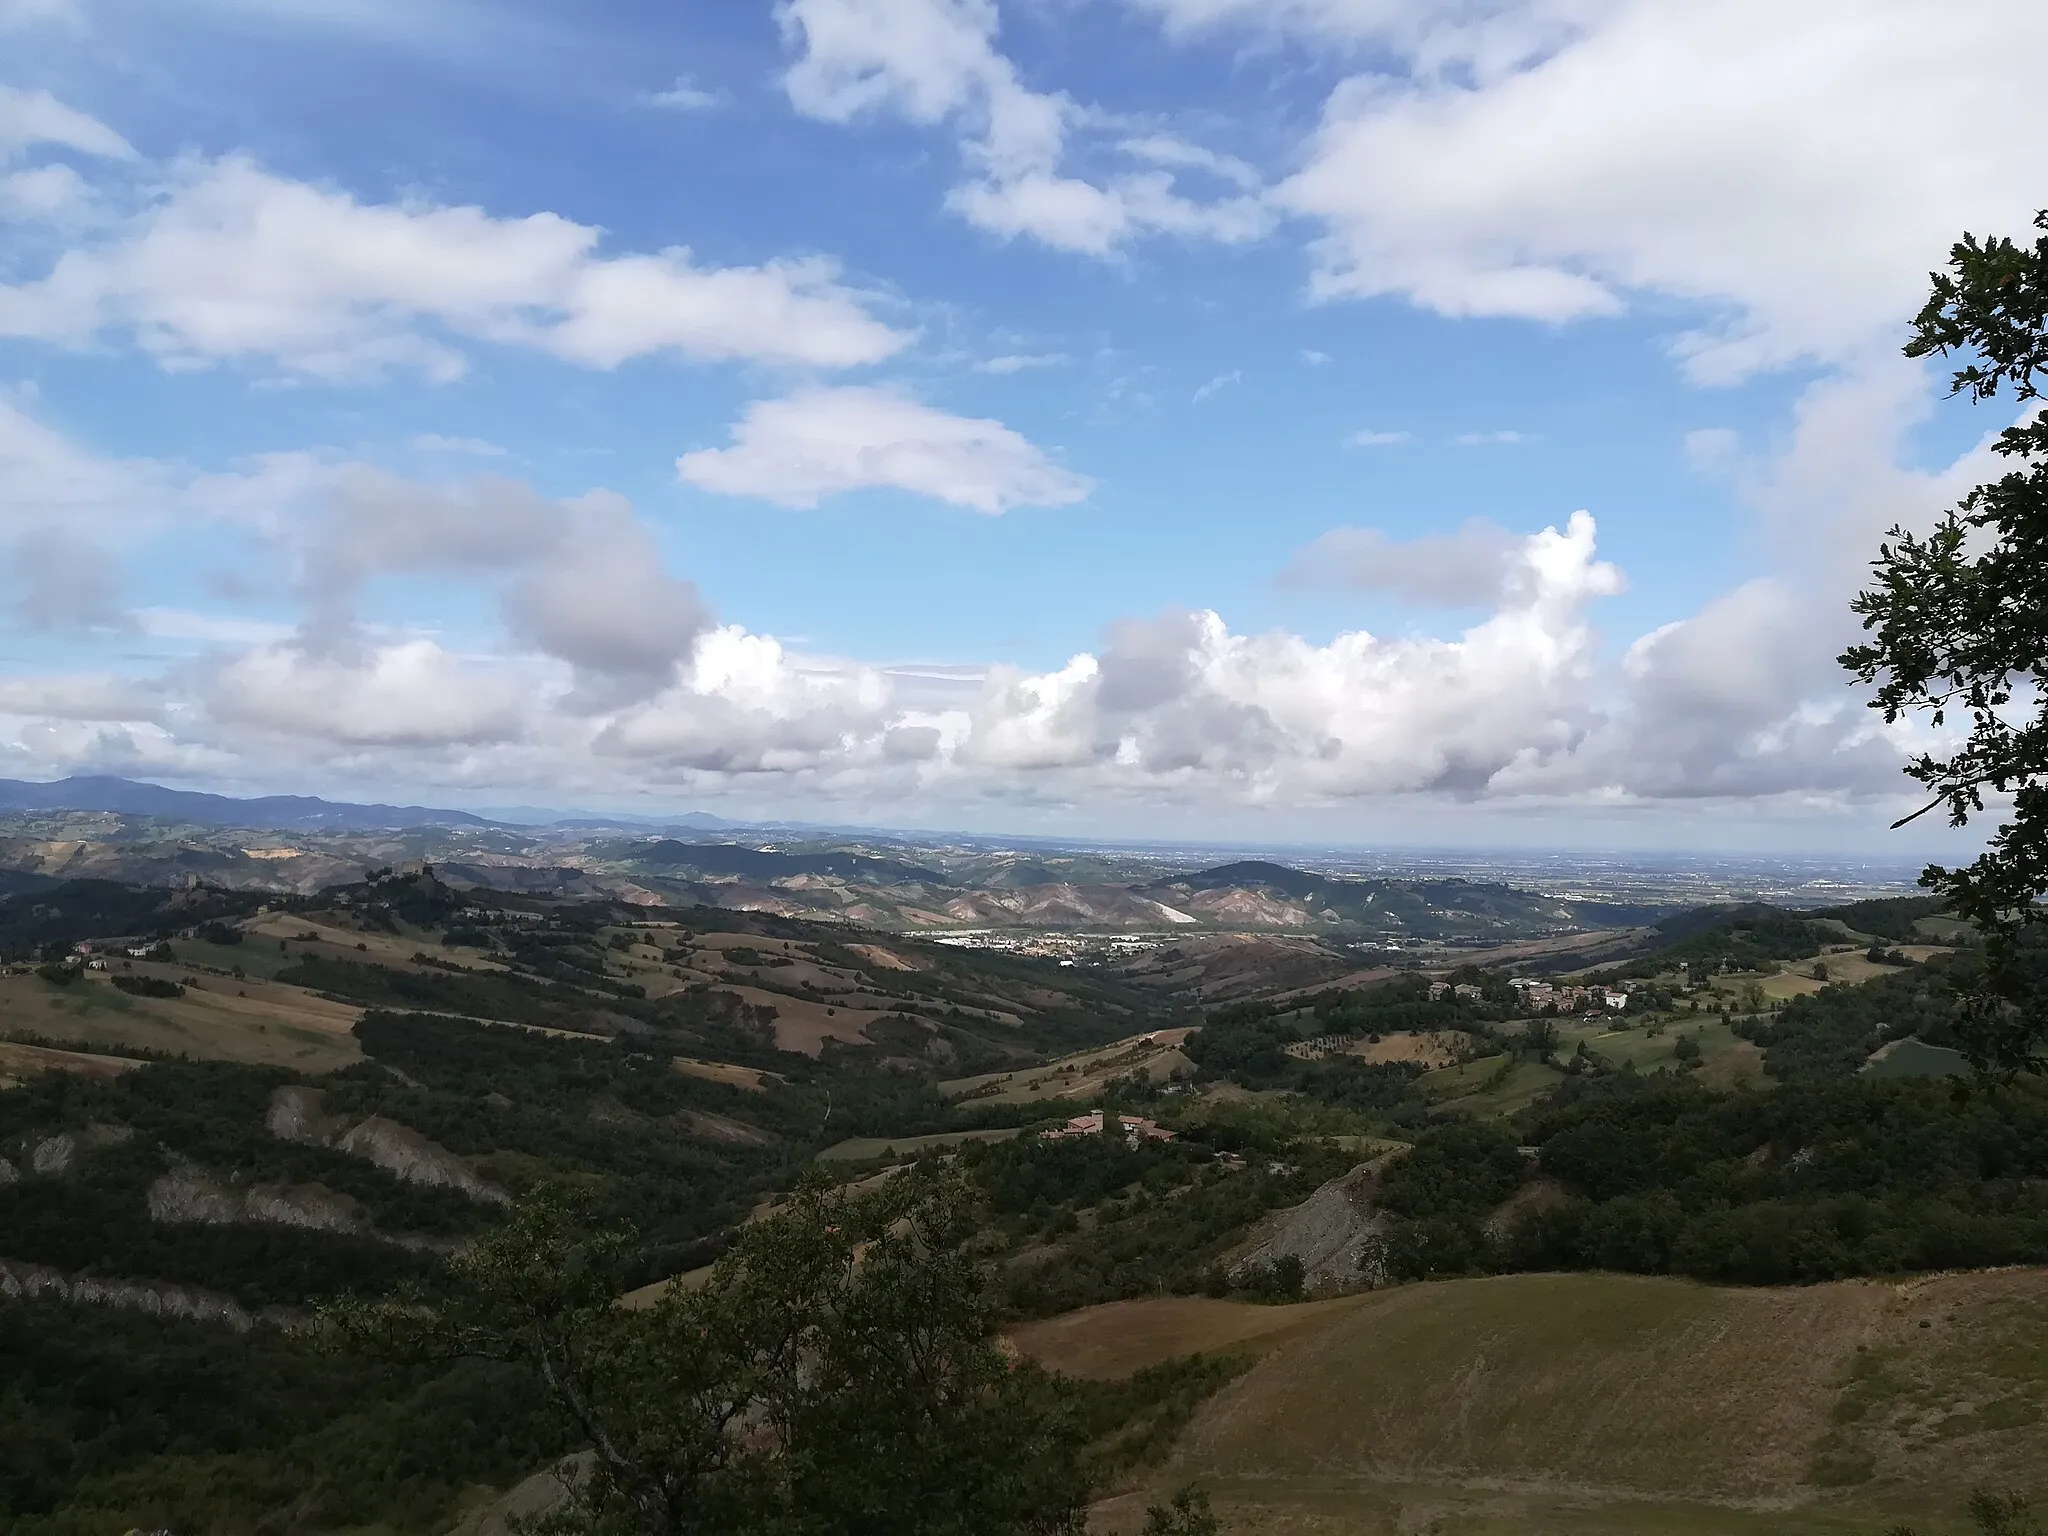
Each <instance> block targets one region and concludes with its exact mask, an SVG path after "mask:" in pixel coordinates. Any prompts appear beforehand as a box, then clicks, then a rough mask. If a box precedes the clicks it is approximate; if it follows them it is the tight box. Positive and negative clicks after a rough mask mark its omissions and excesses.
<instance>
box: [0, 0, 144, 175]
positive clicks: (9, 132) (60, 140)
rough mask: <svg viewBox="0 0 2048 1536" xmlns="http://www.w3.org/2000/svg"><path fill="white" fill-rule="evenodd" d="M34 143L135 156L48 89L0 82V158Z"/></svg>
mask: <svg viewBox="0 0 2048 1536" xmlns="http://www.w3.org/2000/svg"><path fill="white" fill-rule="evenodd" d="M0 16H4V13H0ZM37 144H48V145H53V146H55V147H57V148H59V149H71V150H76V151H78V153H80V154H83V155H94V156H98V157H100V158H102V159H107V160H133V159H134V158H135V150H134V147H133V146H132V145H130V144H129V142H128V141H127V140H126V139H124V138H122V137H121V135H120V134H118V133H116V132H114V130H113V129H111V128H109V127H108V126H107V125H106V124H105V123H103V122H101V121H100V120H99V119H98V118H95V117H89V116H87V115H86V114H85V113H83V112H80V111H78V110H76V109H75V108H72V107H67V106H66V105H64V103H63V102H61V101H59V100H58V99H57V98H56V97H54V96H52V95H51V94H50V93H49V92H48V91H24V90H19V89H17V88H15V87H14V86H6V85H0V162H4V161H6V160H10V159H12V158H14V157H15V156H16V155H19V154H20V153H21V152H22V151H23V150H25V149H28V148H30V147H32V146H34V145H37Z"/></svg>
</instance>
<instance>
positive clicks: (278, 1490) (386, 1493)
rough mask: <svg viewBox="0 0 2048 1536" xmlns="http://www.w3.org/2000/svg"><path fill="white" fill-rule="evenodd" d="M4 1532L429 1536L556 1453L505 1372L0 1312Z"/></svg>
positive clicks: (560, 1429)
mask: <svg viewBox="0 0 2048 1536" xmlns="http://www.w3.org/2000/svg"><path fill="white" fill-rule="evenodd" d="M0 1381H5V1382H6V1383H7V1388H6V1390H5V1391H0V1529H5V1530H6V1531H7V1532H9V1536H96V1533H99V1532H105V1531H122V1530H130V1529H142V1530H177V1531H205V1532H208V1533H218V1536H258V1533H266V1536H267V1533H273V1532H287V1531H322V1530H341V1529H382V1530H391V1531H428V1530H439V1529H442V1528H444V1524H445V1520H446V1516H447V1511H448V1508H449V1506H450V1505H451V1504H452V1503H453V1502H454V1500H455V1499H456V1497H457V1496H458V1495H460V1494H461V1493H463V1492H464V1491H465V1490H466V1489H468V1488H470V1487H473V1486H474V1485H476V1484H478V1483H488V1484H503V1483H508V1482H511V1481H514V1480H516V1479H518V1478H520V1477H523V1476H525V1475H526V1474H527V1473H529V1472H530V1471H532V1470H533V1468H535V1467H536V1466H541V1465H545V1464H546V1463H547V1462H548V1461H549V1460H551V1459H553V1458H554V1457H556V1456H559V1455H561V1454H562V1453H563V1452H565V1451H567V1450H568V1449H570V1447H571V1445H572V1443H573V1442H572V1441H571V1439H570V1437H569V1435H568V1434H567V1432H566V1429H565V1427H564V1426H563V1425H562V1424H561V1423H559V1422H558V1421H557V1419H556V1417H555V1415H554V1414H553V1413H552V1412H550V1411H549V1410H548V1408H547V1407H546V1405H545V1404H544V1402H543V1401H542V1398H541V1395H540V1393H539V1392H538V1390H537V1389H536V1388H535V1387H534V1385H533V1384H532V1383H531V1382H530V1381H529V1380H528V1379H527V1378H526V1377H525V1376H524V1375H523V1374H522V1373H520V1372H518V1371H516V1370H514V1369H511V1368H509V1367H504V1366H495V1365H488V1364H484V1363H481V1362H466V1363H463V1364H461V1365H458V1366H455V1367H453V1368H452V1369H421V1368H402V1367H393V1366H390V1365H387V1364H372V1363H370V1362H367V1361H361V1360H355V1359H352V1358H350V1357H347V1356H337V1355H332V1354H322V1353H320V1352H318V1351H316V1350H314V1349H312V1348H310V1347H308V1346H307V1345H306V1344H305V1343H303V1342H300V1341H295V1340H294V1339H292V1338H291V1337H289V1336H287V1335H284V1334H281V1333H278V1332H276V1331H273V1330H269V1329H258V1330H257V1331H255V1332H254V1333H251V1334H248V1335H241V1336H237V1335H234V1334H231V1333H228V1332H227V1331H226V1330H224V1329H221V1328H217V1327H212V1326H208V1325H205V1324H200V1323H191V1322H184V1321H180V1320H178V1319H175V1318H160V1317H151V1316H146V1315H142V1314H137V1313H125V1312H116V1311H108V1310H103V1309H96V1308H82V1307H71V1306H67V1305H64V1304H61V1303H56V1302H27V1301H13V1302H8V1303H5V1304H0Z"/></svg>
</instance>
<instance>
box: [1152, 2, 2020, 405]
mask: <svg viewBox="0 0 2048 1536" xmlns="http://www.w3.org/2000/svg"><path fill="white" fill-rule="evenodd" d="M1153 8H1154V9H1157V10H1162V11H1165V12H1167V13H1168V14H1169V15H1171V16H1173V17H1176V18H1178V19H1179V20H1180V21H1181V22H1182V23H1183V24H1184V25H1188V26H1194V25H1199V24H1202V23H1204V22H1217V21H1221V20H1225V19H1233V18H1235V19H1243V20H1246V21H1247V23H1248V24H1250V23H1251V21H1252V20H1253V18H1254V17H1255V16H1257V17H1263V18H1264V19H1263V20H1260V21H1259V22H1258V24H1259V25H1267V24H1271V25H1275V26H1279V27H1282V28H1286V27H1289V26H1295V27H1299V26H1305V25H1316V26H1330V27H1334V26H1349V27H1350V28H1351V29H1352V30H1353V31H1354V32H1355V34H1356V35H1358V36H1360V37H1374V36H1376V37H1377V38H1379V39H1380V40H1381V41H1383V42H1385V43H1387V44H1389V45H1390V46H1394V47H1396V48H1397V49H1401V50H1404V51H1405V52H1406V54H1407V56H1408V58H1409V60H1410V65H1411V68H1410V72H1409V73H1407V74H1406V75H1403V76H1394V75H1388V74H1371V75H1367V74H1361V75H1359V76H1358V77H1356V78H1355V79H1353V80H1352V81H1350V82H1348V83H1347V84H1345V85H1344V86H1343V87H1342V88H1340V89H1338V90H1337V91H1336V92H1335V93H1334V94H1333V95H1332V96H1331V98H1330V100H1329V103H1328V105H1327V107H1326V108H1325V111H1324V117H1323V122H1322V126H1321V128H1320V129H1319V131H1318V132H1317V134H1316V136H1315V139H1314V141H1313V143H1312V144H1311V145H1310V147H1309V152H1308V156H1307V160H1306V163H1305V164H1304V166H1303V167H1302V169H1301V170H1300V171H1299V172H1298V173H1297V174H1296V175H1295V176H1294V177H1292V178H1291V179H1290V180H1289V181H1288V182H1287V183H1286V184H1285V185H1284V186H1282V187H1281V188H1279V189H1278V191H1277V194H1276V196H1277V198H1278V200H1279V201H1280V202H1281V203H1282V204H1283V205H1284V206H1286V207H1287V208H1288V209H1290V210H1291V211H1293V212H1294V213H1297V214H1299V215H1302V216H1304V217H1307V218H1311V219H1315V220H1318V221H1320V222H1321V223H1322V225H1323V226H1324V228H1325V231H1326V233H1325V235H1324V237H1323V238H1322V239H1321V241H1320V242H1319V243H1318V245H1317V247H1316V272H1315V289H1316V291H1317V292H1318V293H1320V294H1321V295H1323V296H1324V297H1332V298H1334V297H1346V296H1360V297H1363V296H1369V295H1376V294H1398V295H1402V296H1404V297H1406V298H1407V299H1409V300H1410V301H1411V302H1413V303H1415V304H1417V305H1420V306H1422V307H1424V308H1428V309H1432V310H1436V311H1438V312H1440V313H1443V314H1447V315H1501V316H1516V317H1520V318H1524V319H1532V320H1544V321H1565V320H1574V319H1579V318H1583V317H1587V316H1598V315H1613V314H1619V313H1621V312H1622V311H1623V310H1625V309H1626V308H1628V307H1629V306H1630V304H1631V303H1632V302H1633V299H1634V296H1635V295H1636V294H1638V293H1639V292H1644V291H1654V292H1657V293H1660V294H1666V295H1671V296H1674V297H1677V298H1679V299H1682V300H1687V301H1691V302H1693V303H1695V304H1697V305H1699V306H1701V307H1703V308H1705V309H1706V310H1708V311H1709V312H1710V313H1711V314H1712V315H1713V316H1714V318H1713V319H1712V320H1711V321H1710V322H1709V323H1708V324H1707V325H1705V326H1703V327H1702V328H1700V329H1698V330H1696V331H1694V332H1691V333H1689V334H1687V335H1685V336H1683V337H1681V338H1680V340H1679V341H1678V343H1677V344H1676V351H1677V353H1678V355H1680V356H1681V357H1682V358H1684V359H1685V363H1686V367H1687V369H1688V371H1689V372H1690V373H1691V374H1692V376H1693V377H1694V378H1695V379H1697V380H1700V381H1703V382H1722V381H1728V380H1734V379H1739V378H1741V377H1744V376H1746V375H1748V374H1751V373H1753V372H1755V371H1756V370H1758V369H1761V368H1769V367H1775V366H1779V365H1783V364H1785V363H1788V362H1791V361H1793V360H1795V359H1799V358H1802V357H1807V358H1815V359H1819V360H1821V361H1823V362H1842V361H1845V360H1851V359H1854V358H1858V357H1860V356H1862V355H1864V354H1866V353H1868V352H1869V351H1871V350H1872V349H1880V350H1881V349H1882V348H1884V347H1886V346H1888V345H1891V344H1894V341H1895V338H1896V335H1897V332H1898V329H1899V326H1900V323H1901V319H1902V317H1903V316H1905V315H1906V314H1909V313H1910V312H1911V310H1912V308H1913V307H1914V305H1915V304H1916V303H1917V302H1918V299H1919V298H1920V297H1921V289H1922V287H1923V285H1924V280H1925V274H1926V271H1927V268H1928V267H1929V266H1930V265H1932V264H1933V262H1934V261H1935V260H1936V259H1938V256H1939V253H1940V252H1942V251H1944V250H1946V249H1947V247H1948V244H1949V242H1950V241H1951V240H1953V239H1954V238H1955V235H1956V233H1957V232H1958V231H1960V230H1963V229H1993V230H2007V229H2017V228H2020V227H2022V225H2023V223H2024V221H2025V219H2026V217H2027V216H2028V215H2029V214H2030V213H2031V212H2032V210H2033V207H2034V202H2035V200H2036V196H2037V194H2036V191H2035V189H2036V188H2038V187H2039V186H2040V185H2041V184H2042V183H2043V182H2044V181H2048V137H2044V136H2043V135H2042V134H2041V133H2040V132H2039V131H2038V126H2037V124H2036V123H2035V121H2034V117H2035V114H2034V111H2033V105H2032V103H2033V98H2034V96H2035V94H2036V86H2037V83H2038V82H2037V79H2036V75H2037V70H2036V64H2037V62H2038V60H2039V59H2040V58H2041V57H2042V56H2043V55H2044V54H2048V8H2043V7H2041V6H2039V5H2036V4H2034V3H2032V0H1978V3H1973V4H1969V5H1964V6H1958V7H1946V8H1939V9H1935V8H1930V7H1927V6H1925V5H1922V4H1919V3H1918V0H1810V3H1807V4H1802V5H1797V6H1789V7H1788V6H1783V5H1779V4H1775V3H1772V0H1715V3H1711V4H1697V5H1685V6H1672V5H1668V4H1664V3H1663V0H1601V3H1597V4H1596V3H1575V4H1558V3H1551V0H1521V3H1514V4H1498V5H1490V6H1486V7H1483V8H1477V9H1467V8H1464V7H1454V6H1449V5H1446V6H1441V7H1429V6H1421V7H1413V8H1411V7H1405V6H1402V7H1396V6H1392V5H1369V4H1349V3H1344V0H1319V3H1313V4H1311V3H1306V0H1304V3H1299V4H1293V5H1281V6H1274V7H1270V8H1263V9H1259V8H1253V7H1250V6H1247V5H1241V4H1237V3H1226V0H1153ZM1475 17H1476V18H1477V20H1474V19H1473V18H1475ZM1450 63H1455V64H1457V65H1458V66H1459V67H1456V68H1452V67H1448V65H1449V64H1450ZM1816 125H1824V128H1817V127H1816ZM1965 125H1966V126H1965ZM1822 231H1825V238H1821V237H1820V232H1822Z"/></svg>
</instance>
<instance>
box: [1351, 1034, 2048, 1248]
mask: <svg viewBox="0 0 2048 1536" xmlns="http://www.w3.org/2000/svg"><path fill="white" fill-rule="evenodd" d="M1515 1135H1518V1136H1520V1137H1521V1138H1523V1140H1524V1144H1525V1145H1528V1146H1531V1147H1532V1148H1533V1149H1534V1155H1535V1160H1534V1162H1533V1164H1524V1163H1523V1160H1522V1159H1521V1157H1520V1156H1519V1154H1517V1153H1516V1152H1515V1150H1514V1147H1513V1145H1512V1138H1511V1137H1510V1135H1509V1134H1508V1133H1507V1132H1505V1131H1495V1130H1492V1129H1490V1128H1487V1127H1469V1126H1450V1127H1445V1128H1443V1129H1442V1130H1439V1131H1432V1132H1430V1133H1428V1134H1426V1135H1425V1136H1423V1137H1422V1138H1421V1139H1420V1140H1419V1141H1418V1142H1417V1144H1416V1147H1415V1150H1414V1151H1413V1152H1412V1153H1411V1154H1409V1156H1408V1157H1406V1158H1403V1159H1401V1160H1400V1161H1398V1162H1396V1163H1395V1164H1394V1165H1393V1166H1392V1167H1390V1168H1389V1169H1388V1171H1387V1175H1386V1178H1385V1185H1384V1188H1385V1193H1384V1196H1383V1204H1384V1205H1385V1206H1386V1208H1387V1209H1388V1211H1389V1212H1390V1213H1392V1214H1394V1215H1396V1216H1398V1217H1399V1218H1400V1220H1399V1221H1398V1222H1396V1223H1394V1224H1393V1225H1392V1226H1391V1227H1390V1230H1389V1232H1388V1234H1387V1237H1388V1248H1389V1262H1390V1265H1391V1267H1392V1268H1393V1271H1394V1272H1395V1273H1396V1274H1402V1275H1412V1276H1425V1275H1431V1274H1452V1273H1467V1272H1473V1271H1483V1270H1518V1269H1618V1270H1629V1271H1636V1272H1641V1273H1673V1274H1685V1275H1691V1276H1694V1277H1696V1278H1699V1279H1703V1280H1715V1281H1723V1282H1735V1283H1741V1284H1785V1283H1800V1282H1808V1281H1815V1280H1827V1279H1835V1278H1839V1277H1842V1276H1846V1275H1857V1274H1889V1273H1896V1272H1901V1271H1911V1270H1925V1269H1944V1268H1973V1267H1981V1266H1985V1265H1991V1264H2013V1263H2039V1262H2041V1261H2043V1260H2044V1259H2048V1185H2044V1182H2043V1181H2044V1180H2048V1089H2041V1090H2036V1089H2033V1088H2025V1089H2019V1088H2015V1089H2011V1090H2006V1091H2000V1092H1981V1091H1980V1092H1978V1093H1975V1094H1973V1095H1971V1096H1970V1097H1968V1098H1965V1099H1960V1100H1959V1099H1958V1098H1957V1097H1956V1096H1955V1095H1954V1093H1953V1092H1952V1091H1951V1090H1950V1089H1949V1088H1948V1087H1947V1086H1946V1085H1944V1084H1939V1083H1934V1082H1929V1081H1926V1080H1892V1081H1872V1080H1871V1079H1869V1078H1863V1077H1858V1078H1852V1079H1848V1080H1845V1081H1842V1080H1838V1081H1833V1082H1825V1081H1821V1082H1811V1083H1808V1082H1794V1083H1791V1084H1788V1085H1787V1086H1785V1087H1783V1088H1780V1089H1777V1090H1774V1091H1772V1092H1767V1093H1757V1092H1747V1091H1745V1092H1734V1093H1714V1092H1711V1091H1709V1090H1706V1089H1704V1088H1701V1087H1699V1086H1697V1085H1696V1084H1694V1083H1692V1082H1688V1081H1685V1080H1683V1079H1679V1078H1673V1077H1657V1078H1635V1077H1632V1076H1631V1075H1629V1074H1626V1073H1624V1074H1617V1075H1612V1076H1608V1077H1604V1078H1602V1079H1600V1080H1598V1081H1597V1082H1592V1081H1584V1082H1581V1083H1579V1084H1578V1085H1577V1086H1575V1087H1573V1088H1571V1089H1569V1090H1564V1091H1560V1093H1559V1094H1558V1096H1557V1097H1556V1099H1555V1100H1554V1101H1553V1102H1552V1104H1551V1105H1549V1106H1548V1107H1540V1108H1538V1109H1537V1110H1535V1111H1532V1112H1530V1114H1529V1115H1528V1116H1527V1118H1526V1121H1525V1123H1524V1124H1523V1125H1522V1126H1521V1128H1520V1129H1519V1130H1518V1131H1517V1132H1516V1133H1515ZM1539 1173H1540V1175H1541V1177H1542V1178H1543V1179H1545V1180H1546V1181H1548V1183H1549V1187H1550V1189H1551V1191H1552V1198H1550V1199H1548V1200H1542V1201H1535V1202H1532V1203H1531V1204H1530V1206H1529V1208H1528V1209H1526V1210H1525V1211H1524V1212H1523V1213H1522V1214H1521V1215H1520V1216H1519V1217H1518V1218H1517V1219H1515V1220H1514V1221H1512V1222H1511V1223H1510V1224H1509V1225H1508V1226H1507V1227H1506V1228H1505V1230H1502V1229H1500V1228H1499V1226H1498V1225H1497V1223H1496V1224H1494V1226H1493V1230H1491V1231H1489V1218H1491V1217H1493V1215H1494V1213H1495V1212H1496V1211H1497V1210H1498V1208H1499V1206H1500V1205H1501V1204H1502V1203H1503V1202H1504V1201H1505V1200H1506V1199H1507V1197H1508V1196H1509V1195H1511V1194H1513V1193H1514V1192H1515V1190H1517V1189H1518V1188H1521V1187H1522V1185H1523V1183H1524V1181H1525V1180H1526V1179H1527V1178H1529V1177H1532V1176H1534V1175H1536V1174H1539Z"/></svg>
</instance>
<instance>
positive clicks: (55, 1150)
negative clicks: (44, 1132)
mask: <svg viewBox="0 0 2048 1536" xmlns="http://www.w3.org/2000/svg"><path fill="white" fill-rule="evenodd" d="M77 1160H78V1138H77V1137H76V1136H73V1135H70V1134H69V1133H66V1134H64V1135H61V1136H45V1137H44V1138H43V1139H42V1140H41V1141H38V1142H37V1143H36V1144H35V1145H34V1146H33V1147H31V1148H30V1149H29V1154H28V1165H29V1167H30V1168H31V1169H33V1170H34V1171H35V1172H37V1173H46V1174H47V1173H69V1172H70V1171H71V1165H72V1164H73V1163H74V1162H76V1161H77Z"/></svg>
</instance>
